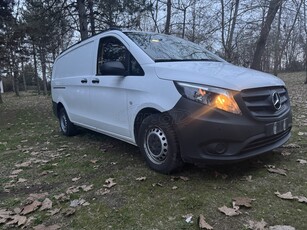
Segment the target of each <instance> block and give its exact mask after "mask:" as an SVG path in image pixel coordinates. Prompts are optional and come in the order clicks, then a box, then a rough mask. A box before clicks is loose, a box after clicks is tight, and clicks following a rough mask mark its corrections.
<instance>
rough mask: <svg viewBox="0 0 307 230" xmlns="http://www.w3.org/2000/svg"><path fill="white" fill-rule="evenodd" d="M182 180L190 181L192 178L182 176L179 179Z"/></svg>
mask: <svg viewBox="0 0 307 230" xmlns="http://www.w3.org/2000/svg"><path fill="white" fill-rule="evenodd" d="M179 178H180V179H181V180H183V181H189V180H190V178H189V177H186V176H180V177H179Z"/></svg>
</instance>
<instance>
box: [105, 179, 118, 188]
mask: <svg viewBox="0 0 307 230" xmlns="http://www.w3.org/2000/svg"><path fill="white" fill-rule="evenodd" d="M114 180H115V179H114V178H109V179H106V181H105V184H104V185H103V187H104V188H112V187H114V186H115V185H116V183H115V182H114Z"/></svg>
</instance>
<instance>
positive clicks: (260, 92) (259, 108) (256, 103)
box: [240, 87, 290, 120]
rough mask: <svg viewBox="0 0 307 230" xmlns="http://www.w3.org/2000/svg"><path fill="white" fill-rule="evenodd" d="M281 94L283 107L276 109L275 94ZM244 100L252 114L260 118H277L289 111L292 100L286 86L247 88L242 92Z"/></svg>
mask: <svg viewBox="0 0 307 230" xmlns="http://www.w3.org/2000/svg"><path fill="white" fill-rule="evenodd" d="M275 92H276V93H278V94H279V95H280V100H281V107H280V109H278V110H277V109H275V108H274V105H273V98H272V97H273V94H274V93H275ZM240 95H241V97H242V100H243V102H244V104H245V106H246V108H247V110H248V111H249V112H250V113H251V115H252V116H253V117H255V118H258V119H260V120H262V119H268V118H277V117H280V116H281V115H283V114H284V113H286V112H287V111H289V109H290V102H289V96H288V93H287V90H286V88H285V87H269V88H258V89H247V90H243V91H242V92H241V94H240Z"/></svg>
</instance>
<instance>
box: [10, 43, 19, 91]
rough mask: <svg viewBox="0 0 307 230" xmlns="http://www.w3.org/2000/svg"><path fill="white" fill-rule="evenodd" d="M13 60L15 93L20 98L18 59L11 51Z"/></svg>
mask: <svg viewBox="0 0 307 230" xmlns="http://www.w3.org/2000/svg"><path fill="white" fill-rule="evenodd" d="M11 60H12V74H13V86H14V87H13V88H14V92H15V94H16V96H17V97H19V96H20V94H19V81H18V64H17V63H16V57H15V54H14V53H13V50H12V49H11Z"/></svg>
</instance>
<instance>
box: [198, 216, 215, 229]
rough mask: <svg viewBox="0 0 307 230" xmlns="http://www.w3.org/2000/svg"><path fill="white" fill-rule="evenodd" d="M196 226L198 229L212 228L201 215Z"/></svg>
mask: <svg viewBox="0 0 307 230" xmlns="http://www.w3.org/2000/svg"><path fill="white" fill-rule="evenodd" d="M198 226H199V228H200V229H207V230H212V229H213V227H212V226H211V225H210V224H208V223H207V222H206V220H205V217H204V215H202V214H200V215H199V220H198Z"/></svg>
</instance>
